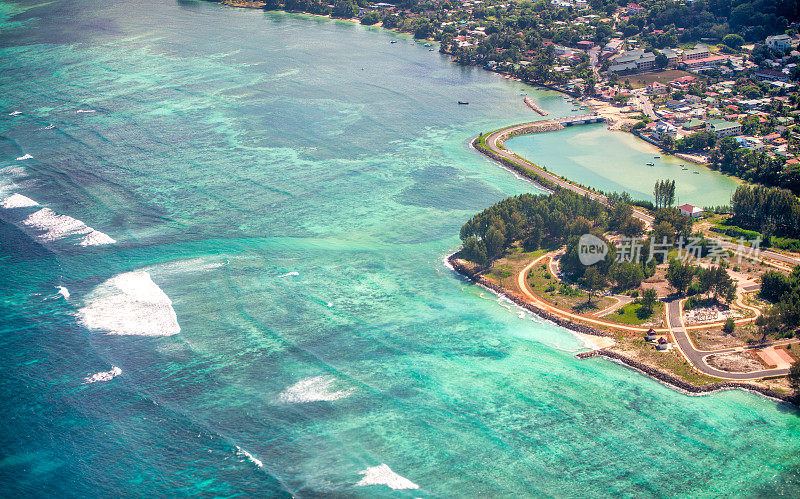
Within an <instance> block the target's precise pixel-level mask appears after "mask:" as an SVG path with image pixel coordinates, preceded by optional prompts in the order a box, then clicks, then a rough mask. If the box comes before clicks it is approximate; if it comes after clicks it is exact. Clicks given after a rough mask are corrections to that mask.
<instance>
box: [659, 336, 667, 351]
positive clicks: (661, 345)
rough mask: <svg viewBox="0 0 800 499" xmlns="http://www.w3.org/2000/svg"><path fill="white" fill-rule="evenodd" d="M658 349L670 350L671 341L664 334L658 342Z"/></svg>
mask: <svg viewBox="0 0 800 499" xmlns="http://www.w3.org/2000/svg"><path fill="white" fill-rule="evenodd" d="M656 350H660V351H662V352H664V351H667V350H669V342H668V341H667V340H665V339H664V337H663V336H662V337H661V338H659V339H658V341H657V342H656Z"/></svg>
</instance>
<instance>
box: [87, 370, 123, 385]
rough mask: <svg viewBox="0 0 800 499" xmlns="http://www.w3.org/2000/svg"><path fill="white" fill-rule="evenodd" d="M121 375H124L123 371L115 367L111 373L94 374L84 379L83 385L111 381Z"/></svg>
mask: <svg viewBox="0 0 800 499" xmlns="http://www.w3.org/2000/svg"><path fill="white" fill-rule="evenodd" d="M120 374H122V369H120V368H119V367H117V366H113V367H112V368H111V370H110V371H103V372H99V373H94V374H92V375H91V376H87V377H85V378H84V379H83V384H84V385H88V384H89V383H97V382H98V381H111V380H112V379H114V378H116V377H117V376H119V375H120Z"/></svg>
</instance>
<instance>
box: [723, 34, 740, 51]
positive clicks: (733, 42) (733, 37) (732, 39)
mask: <svg viewBox="0 0 800 499" xmlns="http://www.w3.org/2000/svg"><path fill="white" fill-rule="evenodd" d="M722 43H724V44H725V45H727V46H728V47H730V48H732V49H733V50H739V49H740V48H741V47H742V45H744V38H742V37H741V36H739V35H737V34H734V33H731V34H729V35H725V37H724V38H723V39H722Z"/></svg>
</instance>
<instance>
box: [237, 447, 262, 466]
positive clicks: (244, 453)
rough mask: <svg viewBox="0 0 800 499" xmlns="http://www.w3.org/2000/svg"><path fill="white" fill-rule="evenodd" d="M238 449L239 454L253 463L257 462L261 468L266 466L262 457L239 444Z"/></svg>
mask: <svg viewBox="0 0 800 499" xmlns="http://www.w3.org/2000/svg"><path fill="white" fill-rule="evenodd" d="M236 451H237V454H239V455H240V456H242V457H246V458H247V460H248V461H250V462H251V463H253V464H255V465H256V466H258V467H259V468H263V467H264V463H262V462H261V460H260V459H257V458H256V457H255V456H254V455H252V454H250V453H249V452H247V451H246V450H244V449H242V448H241V447H239V446H238V445H237V446H236Z"/></svg>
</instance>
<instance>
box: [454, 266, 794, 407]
mask: <svg viewBox="0 0 800 499" xmlns="http://www.w3.org/2000/svg"><path fill="white" fill-rule="evenodd" d="M456 255H458V252H456V253H452V254H450V255H448V256H447V257H445V262H446V266H447V267H448V268H450V269H451V270H453V272H455V273H456V274H458V275H461V276H463V277H465V278H466V279H468V280H469V281H470V282H472V283H473V284H476V285H478V286H480V287H482V288H485V289H487V290H489V291H491V292H492V293H494V294H496V295H498V296H501V297H503V298H505V299H507V300H509V301H511V302H512V303H514V304H515V305H517V306H519V307H521V308H523V309H525V310H528V311H529V312H531V313H533V314H536V315H537V316H538V317H540V318H542V319H544V320H546V321H549V322H552V323H554V324H556V325H558V326H561V327H563V328H565V329H568V330H570V331H572V332H573V333H576V334H577V335H578V336H579V337H581V338H582V339H584V341H585V342H586V343H593V340H595V339H597V340H600V341H599V342H604V341H603V340H605V341H608V340H611V341H613V338H614V335H613V334H611V333H609V332H607V331H602V330H599V329H595V328H593V327H591V326H587V325H585V324H581V323H577V322H574V321H571V320H568V319H564V318H562V317H559V316H556V315H554V314H551V313H550V312H547V311H545V310H541V309H539V308H538V307H536V306H535V305H533V304H531V303H528V302H527V301H525V300H524V299H523V298H522V297H520V296H518V295H516V294H514V293H510V292H508V290H506V289H504V288H502V287H500V286H498V285H497V284H495V283H494V282H492V281H489V280H487V279H486V278H485V277H483V276H482V275H481V272H480V271H476V270H473V269H471V268H469V267H468V266H466V265H464V264H463V263H462V260H461V259H459V258H458V257H457V256H456ZM610 348H611V346H602V347H600V348H596V349H593V350H590V351H588V352H580V353H578V354H576V357H578V358H579V359H582V360H586V359H591V358H594V357H604V358H606V359H608V360H610V361H612V362H615V363H617V364H620V365H622V366H625V367H628V368H630V369H633V370H635V371H637V372H639V373H641V374H644V375H645V376H648V377H650V378H652V379H654V380H656V381H658V382H659V383H662V384H664V385H666V386H668V387H670V388H672V389H674V390H676V391H678V392H681V393H683V394H685V395H695V396H697V395H710V394H713V393H718V392H723V391H727V390H744V391H748V392H752V393H757V394H759V395H761V396H764V397H767V398H769V399H772V400H775V401H777V402H783V403H789V404H796V402H795V401H794V400H793V397H792V396H790V395H787V394H784V393H781V392H778V391H776V390H772V389H770V388H766V387H762V386H758V385H753V384H750V383H742V382H736V381H719V382H716V383H713V384H710V385H703V386H700V385H695V384H693V383H689V382H688V381H685V380H682V379H680V378H678V377H677V376H674V375H673V374H671V373H669V372H666V371H663V370H661V369H657V368H655V367H652V366H649V365H647V364H644V363H642V362H640V361H638V360H636V359H633V358H631V357H629V356H627V355H624V354H621V353H619V352H616V351H613V350H610Z"/></svg>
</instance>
